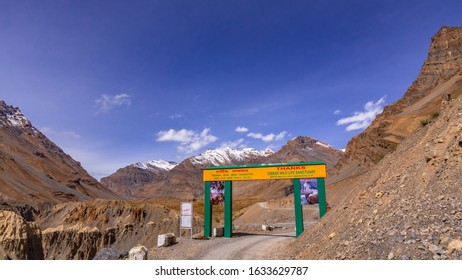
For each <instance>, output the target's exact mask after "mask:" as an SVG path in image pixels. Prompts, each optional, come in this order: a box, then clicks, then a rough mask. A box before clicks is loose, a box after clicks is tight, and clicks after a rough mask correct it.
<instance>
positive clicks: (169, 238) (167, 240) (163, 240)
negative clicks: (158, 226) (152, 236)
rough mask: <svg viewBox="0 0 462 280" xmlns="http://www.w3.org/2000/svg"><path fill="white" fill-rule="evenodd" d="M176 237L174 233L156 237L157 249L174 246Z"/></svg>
mask: <svg viewBox="0 0 462 280" xmlns="http://www.w3.org/2000/svg"><path fill="white" fill-rule="evenodd" d="M175 242H176V237H175V234H174V233H166V234H159V235H158V236H157V247H168V246H170V245H173V244H175Z"/></svg>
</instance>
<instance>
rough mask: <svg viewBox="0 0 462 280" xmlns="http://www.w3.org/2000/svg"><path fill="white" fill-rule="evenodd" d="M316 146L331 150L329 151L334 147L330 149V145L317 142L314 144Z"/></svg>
mask: <svg viewBox="0 0 462 280" xmlns="http://www.w3.org/2000/svg"><path fill="white" fill-rule="evenodd" d="M316 145H319V146H321V147H324V148H331V149H333V148H334V147H332V146H331V145H329V144H326V143H324V142H321V141H317V142H316Z"/></svg>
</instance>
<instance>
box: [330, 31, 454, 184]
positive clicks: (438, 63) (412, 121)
mask: <svg viewBox="0 0 462 280" xmlns="http://www.w3.org/2000/svg"><path fill="white" fill-rule="evenodd" d="M461 69H462V28H460V27H443V28H441V30H439V31H438V33H437V34H436V35H435V36H434V37H433V38H432V41H431V44H430V48H429V51H428V58H427V60H426V61H425V62H424V65H423V66H422V69H421V71H420V73H419V75H418V76H417V79H416V81H415V82H414V83H413V84H412V86H411V87H409V89H408V90H407V91H406V93H405V94H404V96H403V98H401V99H400V100H398V101H396V102H395V103H393V104H391V105H389V106H386V107H385V108H384V110H383V113H381V114H380V115H378V116H377V117H376V119H375V120H374V121H373V122H372V124H371V125H370V126H369V127H368V128H367V129H366V130H365V131H363V132H362V133H360V134H359V135H357V136H355V137H353V138H352V139H351V141H350V142H349V143H348V145H347V148H346V153H345V156H344V158H343V159H342V160H340V161H339V164H338V165H337V166H336V168H337V169H340V170H341V171H340V173H339V174H337V178H336V179H335V180H337V181H338V180H341V179H344V178H345V177H346V176H351V175H358V174H362V173H364V172H366V171H367V170H368V169H369V168H370V167H371V166H373V165H374V164H376V163H377V162H379V161H380V160H382V159H383V157H384V156H385V155H387V154H389V153H391V152H393V151H394V150H395V149H396V147H397V145H398V144H399V143H401V142H402V141H403V140H404V139H406V138H407V137H408V136H409V135H410V134H411V133H412V132H413V131H415V130H416V129H418V128H419V127H420V126H421V123H425V122H426V121H428V120H431V118H432V117H434V116H436V115H437V114H438V112H439V111H440V105H441V100H442V96H443V95H445V94H446V93H447V91H448V90H451V88H454V87H457V86H458V84H459V83H460V82H461V81H462V76H461Z"/></svg>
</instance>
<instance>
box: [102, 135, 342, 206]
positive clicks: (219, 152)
mask: <svg viewBox="0 0 462 280" xmlns="http://www.w3.org/2000/svg"><path fill="white" fill-rule="evenodd" d="M342 155H343V152H341V151H340V150H337V149H335V148H333V147H332V146H330V145H329V144H326V143H324V142H322V141H319V140H316V139H312V138H309V137H298V138H296V139H294V140H291V141H289V142H288V144H287V145H286V146H284V147H283V148H282V149H281V150H280V151H278V152H273V151H272V150H270V149H266V150H262V151H259V150H257V149H253V148H245V149H232V148H229V147H223V148H217V149H212V150H207V151H205V152H203V153H202V154H200V155H198V156H193V157H190V158H188V159H186V160H184V161H183V162H181V163H180V164H175V163H172V162H167V161H164V160H155V161H150V162H148V163H144V164H142V163H136V164H132V165H129V166H126V167H124V168H121V169H119V170H117V171H116V172H115V173H114V174H112V175H110V176H108V177H105V178H102V179H101V183H102V184H103V185H105V186H107V187H108V188H109V189H111V190H112V191H113V192H115V193H117V194H119V195H120V196H122V197H124V198H128V199H130V198H155V197H169V196H172V197H181V198H196V197H199V196H202V192H203V183H202V169H203V168H205V167H207V166H223V165H244V164H253V163H278V162H300V161H322V162H326V163H327V165H328V166H329V168H332V167H333V165H334V164H335V163H336V162H337V161H338V159H339V158H340V157H341V156H342ZM165 167H167V168H165ZM251 193H253V192H251ZM260 195H265V193H264V192H263V193H261V194H260Z"/></svg>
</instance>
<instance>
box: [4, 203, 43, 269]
mask: <svg viewBox="0 0 462 280" xmlns="http://www.w3.org/2000/svg"><path fill="white" fill-rule="evenodd" d="M0 258H3V259H18V260H40V259H43V249H42V235H41V231H40V228H39V227H38V226H37V225H35V224H34V223H31V222H27V221H26V220H24V219H23V218H22V217H21V216H19V215H18V214H16V213H14V212H12V211H0Z"/></svg>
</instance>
